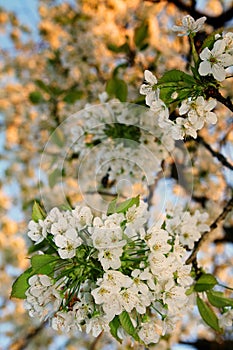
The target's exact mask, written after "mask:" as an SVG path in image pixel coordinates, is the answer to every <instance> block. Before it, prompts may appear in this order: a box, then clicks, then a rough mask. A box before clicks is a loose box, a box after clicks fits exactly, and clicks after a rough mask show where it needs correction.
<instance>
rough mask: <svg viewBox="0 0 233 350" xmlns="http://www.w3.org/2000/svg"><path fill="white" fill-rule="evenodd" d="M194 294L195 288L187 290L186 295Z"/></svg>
mask: <svg viewBox="0 0 233 350" xmlns="http://www.w3.org/2000/svg"><path fill="white" fill-rule="evenodd" d="M193 292H194V286H191V287H189V288H188V289H187V290H186V292H185V294H186V295H191V294H192V293H193Z"/></svg>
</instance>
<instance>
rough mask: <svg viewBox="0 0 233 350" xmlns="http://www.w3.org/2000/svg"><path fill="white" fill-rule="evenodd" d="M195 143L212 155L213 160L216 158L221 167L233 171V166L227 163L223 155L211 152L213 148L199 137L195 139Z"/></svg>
mask: <svg viewBox="0 0 233 350" xmlns="http://www.w3.org/2000/svg"><path fill="white" fill-rule="evenodd" d="M196 142H198V143H201V144H202V145H203V146H204V147H205V148H206V149H207V150H208V151H209V152H210V153H211V154H212V156H213V157H214V158H217V159H218V160H219V161H220V162H221V163H222V165H224V166H225V167H226V168H228V169H230V170H233V165H232V164H231V163H229V162H228V160H227V159H226V157H225V156H224V155H223V154H221V153H219V152H217V151H215V150H213V148H212V147H211V146H210V145H209V144H208V143H207V142H206V141H205V140H204V139H203V138H202V137H201V136H198V137H197V138H196Z"/></svg>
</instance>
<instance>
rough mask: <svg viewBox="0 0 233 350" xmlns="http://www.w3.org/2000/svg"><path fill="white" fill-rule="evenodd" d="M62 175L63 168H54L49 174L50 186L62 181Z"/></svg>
mask: <svg viewBox="0 0 233 350" xmlns="http://www.w3.org/2000/svg"><path fill="white" fill-rule="evenodd" d="M61 177H62V170H61V169H58V168H56V169H54V170H53V171H52V172H51V173H50V174H49V186H50V187H51V188H53V187H54V186H55V185H56V184H57V183H58V182H59V181H61Z"/></svg>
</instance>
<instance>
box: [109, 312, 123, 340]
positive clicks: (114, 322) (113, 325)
mask: <svg viewBox="0 0 233 350" xmlns="http://www.w3.org/2000/svg"><path fill="white" fill-rule="evenodd" d="M120 325H121V323H120V320H119V316H115V317H114V319H113V320H112V321H111V322H110V323H109V326H110V332H111V334H112V336H113V337H114V338H115V339H116V340H118V341H119V342H120V343H121V342H122V340H121V339H120V338H119V337H118V335H117V331H118V328H119V327H120Z"/></svg>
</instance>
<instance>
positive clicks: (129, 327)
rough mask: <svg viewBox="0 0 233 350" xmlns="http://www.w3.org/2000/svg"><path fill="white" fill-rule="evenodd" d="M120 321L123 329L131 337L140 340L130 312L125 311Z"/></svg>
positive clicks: (120, 316)
mask: <svg viewBox="0 0 233 350" xmlns="http://www.w3.org/2000/svg"><path fill="white" fill-rule="evenodd" d="M119 320H120V323H121V326H122V328H123V329H124V330H125V331H126V332H127V333H128V334H129V335H131V336H132V337H133V338H134V339H135V340H140V339H139V336H138V334H137V331H136V329H135V328H134V326H133V323H132V321H131V319H130V317H129V314H128V312H126V311H123V312H122V313H121V314H120V315H119Z"/></svg>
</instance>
